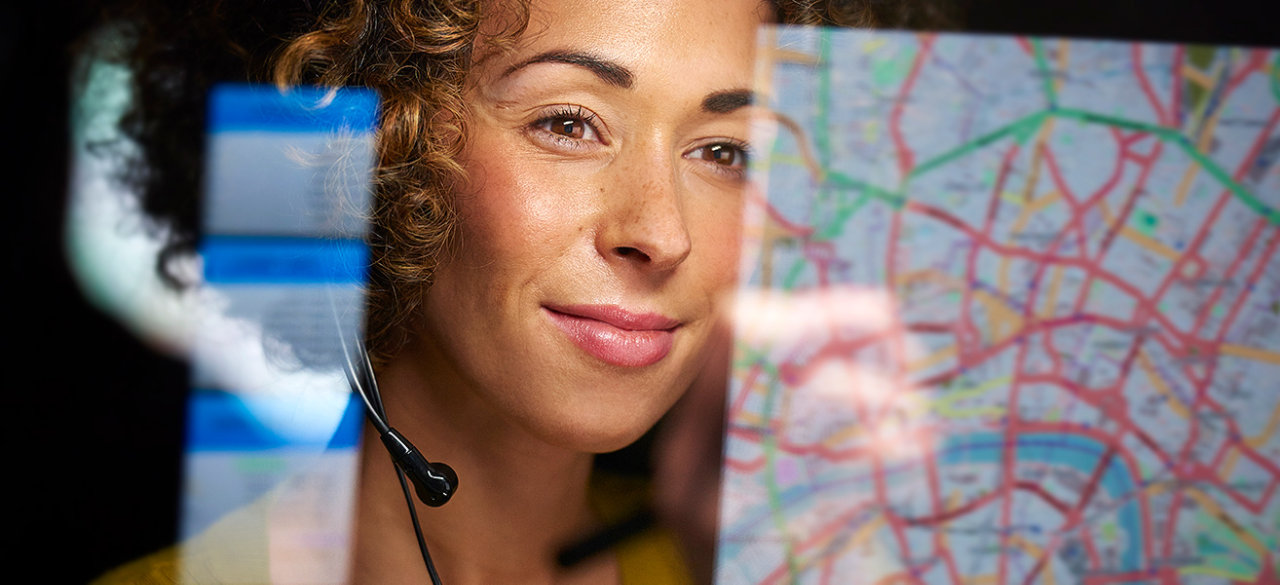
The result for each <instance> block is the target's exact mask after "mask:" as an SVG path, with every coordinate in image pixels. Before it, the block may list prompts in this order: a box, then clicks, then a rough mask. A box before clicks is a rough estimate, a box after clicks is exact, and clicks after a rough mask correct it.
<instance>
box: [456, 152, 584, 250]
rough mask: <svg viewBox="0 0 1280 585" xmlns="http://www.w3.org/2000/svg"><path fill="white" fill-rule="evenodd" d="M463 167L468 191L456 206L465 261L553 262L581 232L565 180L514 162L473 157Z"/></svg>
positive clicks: (579, 212) (513, 159)
mask: <svg viewBox="0 0 1280 585" xmlns="http://www.w3.org/2000/svg"><path fill="white" fill-rule="evenodd" d="M466 167H467V173H468V177H469V181H468V183H469V188H468V189H466V190H465V194H464V195H461V196H459V198H458V202H457V209H458V216H459V226H458V227H459V234H460V235H461V236H462V245H463V248H462V253H463V257H464V258H469V259H471V260H473V261H476V262H481V263H483V264H486V265H492V266H494V267H499V266H512V265H514V266H519V265H523V264H526V263H529V262H536V261H538V260H539V259H546V258H554V257H555V256H557V255H558V254H559V253H560V252H561V251H562V249H563V247H564V246H566V245H568V242H569V240H571V239H572V237H573V235H574V234H576V233H580V232H581V231H582V229H581V227H575V226H581V222H580V218H581V215H582V213H583V210H582V209H581V206H578V205H575V201H574V199H573V198H572V197H571V196H570V193H571V192H572V187H573V186H572V185H570V184H568V182H567V181H566V180H565V177H563V176H561V175H555V176H547V173H546V170H545V169H543V168H539V166H538V165H535V164H529V163H528V161H522V160H520V159H518V158H516V157H506V158H504V157H498V156H490V157H477V158H472V159H469V160H468V161H467V163H466Z"/></svg>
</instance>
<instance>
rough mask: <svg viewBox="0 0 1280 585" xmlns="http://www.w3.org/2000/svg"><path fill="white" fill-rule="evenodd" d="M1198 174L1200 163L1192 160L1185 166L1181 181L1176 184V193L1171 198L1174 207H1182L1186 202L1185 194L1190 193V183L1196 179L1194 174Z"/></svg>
mask: <svg viewBox="0 0 1280 585" xmlns="http://www.w3.org/2000/svg"><path fill="white" fill-rule="evenodd" d="M1198 172H1200V163H1199V162H1198V161H1196V160H1192V161H1191V164H1189V165H1187V170H1185V171H1183V172H1182V181H1180V182H1179V183H1178V191H1177V193H1176V194H1175V195H1174V197H1173V201H1174V205H1176V206H1178V207H1182V204H1183V203H1186V202H1187V193H1188V192H1189V191H1191V182H1192V181H1193V180H1194V179H1195V178H1196V173H1198Z"/></svg>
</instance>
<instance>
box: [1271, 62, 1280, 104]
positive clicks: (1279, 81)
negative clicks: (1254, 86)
mask: <svg viewBox="0 0 1280 585" xmlns="http://www.w3.org/2000/svg"><path fill="white" fill-rule="evenodd" d="M1271 94H1272V95H1274V96H1276V101H1277V102H1280V50H1277V51H1276V60H1275V61H1273V62H1272V63H1271Z"/></svg>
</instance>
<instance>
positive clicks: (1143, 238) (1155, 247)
mask: <svg viewBox="0 0 1280 585" xmlns="http://www.w3.org/2000/svg"><path fill="white" fill-rule="evenodd" d="M1098 208H1099V209H1100V210H1101V211H1102V221H1104V222H1106V224H1107V225H1109V226H1110V225H1113V224H1114V223H1115V221H1116V218H1115V216H1113V215H1111V209H1110V208H1109V207H1107V202H1106V201H1102V202H1100V203H1099V205H1098ZM1120 235H1122V236H1124V237H1125V238H1127V239H1128V240H1130V241H1132V242H1133V243H1135V244H1137V245H1139V246H1142V247H1143V248H1146V249H1147V250H1150V251H1151V252H1153V253H1155V254H1159V255H1160V256H1163V257H1164V258H1165V259H1167V260H1169V261H1171V262H1177V261H1178V259H1179V258H1181V257H1182V253H1180V252H1178V251H1177V250H1174V249H1173V248H1170V247H1169V246H1166V245H1165V244H1164V242H1161V241H1160V240H1157V239H1155V238H1152V237H1151V236H1148V235H1146V234H1144V233H1142V232H1140V231H1138V230H1136V229H1133V228H1132V227H1130V226H1128V225H1123V226H1120Z"/></svg>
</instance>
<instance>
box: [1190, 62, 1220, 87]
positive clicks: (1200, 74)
mask: <svg viewBox="0 0 1280 585" xmlns="http://www.w3.org/2000/svg"><path fill="white" fill-rule="evenodd" d="M1182 77H1183V78H1185V79H1187V80H1188V81H1194V82H1195V83H1196V85H1199V86H1200V87H1203V88H1205V89H1213V86H1214V85H1215V83H1214V82H1213V78H1212V77H1209V74H1207V73H1205V72H1204V71H1201V70H1200V69H1198V68H1197V67H1196V66H1195V65H1183V66H1182Z"/></svg>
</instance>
